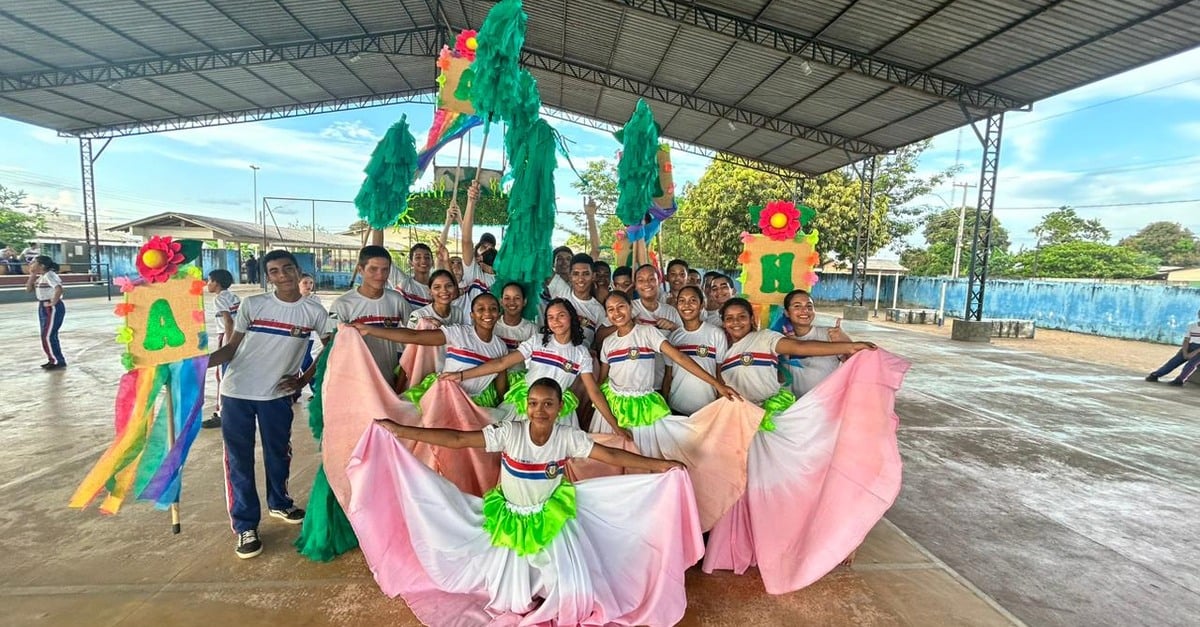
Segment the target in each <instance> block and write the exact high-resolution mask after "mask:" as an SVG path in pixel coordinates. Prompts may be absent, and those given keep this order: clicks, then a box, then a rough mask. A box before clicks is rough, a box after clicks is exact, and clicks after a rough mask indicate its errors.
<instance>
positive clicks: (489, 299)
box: [471, 295, 500, 331]
mask: <svg viewBox="0 0 1200 627" xmlns="http://www.w3.org/2000/svg"><path fill="white" fill-rule="evenodd" d="M499 319H500V303H498V302H496V297H494V296H491V295H483V296H477V297H475V301H474V302H473V303H471V321H472V322H474V323H475V327H476V328H478V329H486V330H489V331H490V330H492V329H494V328H496V321H497V320H499Z"/></svg>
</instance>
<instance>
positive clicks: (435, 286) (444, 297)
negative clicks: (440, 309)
mask: <svg viewBox="0 0 1200 627" xmlns="http://www.w3.org/2000/svg"><path fill="white" fill-rule="evenodd" d="M429 292H430V293H431V294H433V302H434V303H436V304H438V305H449V304H450V303H452V302H454V299H456V298H458V284H456V283H455V282H454V277H452V276H446V275H444V274H439V275H438V276H437V278H435V279H434V280H433V283H430V284H429Z"/></svg>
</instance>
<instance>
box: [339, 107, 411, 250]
mask: <svg viewBox="0 0 1200 627" xmlns="http://www.w3.org/2000/svg"><path fill="white" fill-rule="evenodd" d="M363 171H364V172H366V173H367V178H366V179H364V180H363V184H362V188H360V189H359V190H358V196H355V197H354V206H355V207H358V217H360V218H362V219H363V220H366V221H367V224H370V225H371V228H373V229H379V230H383V229H386V228H388V227H389V226H391V225H393V224H395V223H396V221H397V220H400V219H401V218H403V217H404V214H405V213H406V212H407V211H408V190H409V188H411V187H412V184H413V176H414V175H415V174H416V172H417V140H416V139H415V138H414V137H413V134H412V131H410V130H409V129H408V117H407V116H401V118H400V121H399V122H396V123H395V124H393V125H392V127H391V128H389V129H388V132H387V134H385V135H384V136H383V139H381V140H379V143H378V144H376V145H375V151H374V152H372V153H371V160H370V161H368V162H367V167H366V168H364V169H363Z"/></svg>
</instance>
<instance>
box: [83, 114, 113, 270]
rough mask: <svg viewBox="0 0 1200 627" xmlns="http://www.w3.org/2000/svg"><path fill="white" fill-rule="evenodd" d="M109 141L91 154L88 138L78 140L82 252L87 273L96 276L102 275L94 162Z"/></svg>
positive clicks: (90, 141)
mask: <svg viewBox="0 0 1200 627" xmlns="http://www.w3.org/2000/svg"><path fill="white" fill-rule="evenodd" d="M110 141H112V138H111V137H109V138H106V139H105V140H104V144H103V145H102V146H100V150H98V151H96V152H95V153H93V152H92V140H91V139H90V138H87V139H85V138H80V140H79V172H80V177H81V178H82V179H83V239H84V247H85V250H84V251H83V252H84V256H86V257H87V260H88V264H89V266H90V267H89V268H88V272H95V273H96V274H97V275H98V276H102V275H103V273H102V272H101V267H100V226H99V222H100V221H99V218H98V217H97V216H96V179H95V172H96V160H98V159H99V158H100V155H102V154H104V149H105V148H108V143H109V142H110Z"/></svg>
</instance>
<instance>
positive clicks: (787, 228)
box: [758, 200, 800, 241]
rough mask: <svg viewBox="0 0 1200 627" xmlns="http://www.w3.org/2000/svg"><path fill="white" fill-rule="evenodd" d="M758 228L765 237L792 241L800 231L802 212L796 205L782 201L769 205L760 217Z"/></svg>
mask: <svg viewBox="0 0 1200 627" xmlns="http://www.w3.org/2000/svg"><path fill="white" fill-rule="evenodd" d="M758 228H759V229H762V232H763V235H766V236H767V237H769V238H771V239H773V240H776V241H785V240H790V239H792V238H793V237H795V236H796V231H799V230H800V212H799V211H797V210H796V205H794V204H792V203H790V202H785V201H782V200H775V201H772V202H769V203H767V206H766V207H764V208H763V210H762V213H760V214H759V216H758Z"/></svg>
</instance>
